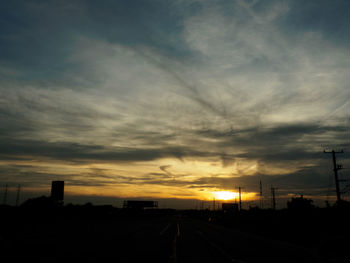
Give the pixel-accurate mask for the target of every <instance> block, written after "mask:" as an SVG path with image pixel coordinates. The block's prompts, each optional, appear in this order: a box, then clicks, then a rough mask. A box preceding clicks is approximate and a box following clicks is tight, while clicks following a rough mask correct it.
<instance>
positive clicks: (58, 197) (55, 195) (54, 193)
mask: <svg viewBox="0 0 350 263" xmlns="http://www.w3.org/2000/svg"><path fill="white" fill-rule="evenodd" d="M51 199H52V200H53V201H54V202H57V203H59V202H63V199H64V181H52V184H51Z"/></svg>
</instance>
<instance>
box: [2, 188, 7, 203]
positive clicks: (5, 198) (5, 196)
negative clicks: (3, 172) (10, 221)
mask: <svg viewBox="0 0 350 263" xmlns="http://www.w3.org/2000/svg"><path fill="white" fill-rule="evenodd" d="M6 203H7V184H6V185H5V192H4V201H3V204H4V205H6Z"/></svg>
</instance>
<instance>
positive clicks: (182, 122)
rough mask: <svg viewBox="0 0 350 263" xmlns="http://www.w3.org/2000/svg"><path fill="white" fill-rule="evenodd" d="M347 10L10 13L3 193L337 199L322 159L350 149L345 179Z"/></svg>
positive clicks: (93, 8)
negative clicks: (53, 190)
mask: <svg viewBox="0 0 350 263" xmlns="http://www.w3.org/2000/svg"><path fill="white" fill-rule="evenodd" d="M349 9H350V2H349V1H347V0H332V1H326V0H314V1H313V0H310V1H302V0H300V1H299V0H289V1H288V0H286V1H283V0H279V1H277V0H276V1H274V0H260V1H259V0H231V1H224V0H222V1H220V0H210V1H209V0H208V1H205V0H173V1H170V0H169V1H168V0H148V1H146V0H137V1H136V0H135V1H130V0H125V1H122V0H120V1H108V0H104V1H93V0H90V1H89V0H76V1H59V0H52V1H17V0H13V1H4V2H2V7H1V10H0V32H1V34H0V123H1V125H0V157H1V158H0V182H1V184H2V186H1V187H2V189H1V192H3V191H4V190H3V188H4V185H5V184H8V186H9V189H10V190H11V189H12V192H15V188H16V187H17V185H18V184H20V185H21V187H22V192H23V193H24V195H25V194H26V193H27V194H29V193H31V194H32V195H38V194H39V193H44V194H49V191H50V185H51V181H52V180H64V181H65V182H66V189H65V190H66V197H67V198H68V199H69V198H75V199H74V200H78V199H79V198H80V200H89V201H91V200H92V201H94V200H99V202H102V201H101V200H104V199H103V198H105V200H108V202H111V200H114V199H113V198H116V199H117V198H120V199H125V198H152V199H156V200H163V199H188V200H192V201H193V200H195V199H200V200H205V199H212V198H213V197H214V196H215V195H214V194H213V192H216V191H237V187H238V186H241V187H244V198H246V199H250V200H251V199H254V194H255V193H257V192H258V191H259V180H261V181H262V184H263V187H264V189H263V190H264V195H265V196H266V198H269V193H270V190H269V188H270V187H271V186H274V187H277V188H278V194H279V196H280V197H291V196H295V195H296V194H298V195H299V194H304V195H306V196H310V197H313V198H315V199H320V200H326V198H327V196H330V198H331V197H332V196H334V195H335V193H334V183H333V177H332V176H333V175H332V162H331V155H328V154H324V153H323V149H328V150H330V149H335V150H338V149H344V151H345V153H344V154H342V155H338V157H339V162H340V163H342V164H343V165H344V166H347V167H350V155H349V154H348V152H349V151H350V147H349V146H350V131H349V126H350V102H349V98H350V88H349V83H350V74H349V69H350V48H349V47H350V45H349V42H350V33H349V32H350V16H349V15H348V14H349ZM341 176H342V178H343V179H346V178H347V176H348V172H347V170H343V171H341ZM349 177H350V176H349ZM345 186H346V183H343V184H342V187H345ZM10 192H11V191H10ZM13 195H15V193H13ZM13 198H14V197H13ZM72 200H73V199H72ZM192 201H191V202H192ZM106 202H107V201H106ZM181 202H182V204H183V203H184V201H181ZM189 202H190V201H189ZM322 202H323V201H322ZM192 204H193V202H192Z"/></svg>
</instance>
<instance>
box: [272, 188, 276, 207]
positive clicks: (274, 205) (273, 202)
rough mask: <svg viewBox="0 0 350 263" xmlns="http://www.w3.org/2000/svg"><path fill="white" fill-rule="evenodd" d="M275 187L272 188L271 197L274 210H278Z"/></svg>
mask: <svg viewBox="0 0 350 263" xmlns="http://www.w3.org/2000/svg"><path fill="white" fill-rule="evenodd" d="M275 190H276V188H275V187H271V196H272V200H271V201H272V209H273V210H276V197H275Z"/></svg>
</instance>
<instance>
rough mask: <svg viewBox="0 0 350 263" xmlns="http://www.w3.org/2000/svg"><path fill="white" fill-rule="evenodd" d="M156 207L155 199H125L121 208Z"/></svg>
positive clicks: (140, 208) (139, 208)
mask: <svg viewBox="0 0 350 263" xmlns="http://www.w3.org/2000/svg"><path fill="white" fill-rule="evenodd" d="M156 207H158V202H157V201H137V200H127V201H124V205H123V208H129V209H138V210H142V209H145V208H156Z"/></svg>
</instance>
